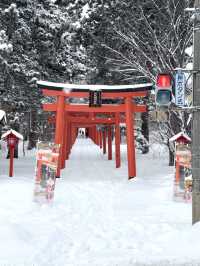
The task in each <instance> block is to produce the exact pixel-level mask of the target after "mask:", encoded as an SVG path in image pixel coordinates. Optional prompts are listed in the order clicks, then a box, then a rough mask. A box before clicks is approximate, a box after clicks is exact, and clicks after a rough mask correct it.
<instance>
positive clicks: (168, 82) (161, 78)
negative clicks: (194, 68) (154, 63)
mask: <svg viewBox="0 0 200 266" xmlns="http://www.w3.org/2000/svg"><path fill="white" fill-rule="evenodd" d="M156 86H157V87H159V88H169V87H171V86H172V77H171V75H170V74H158V76H157V81H156Z"/></svg>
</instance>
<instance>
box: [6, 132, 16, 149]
mask: <svg viewBox="0 0 200 266" xmlns="http://www.w3.org/2000/svg"><path fill="white" fill-rule="evenodd" d="M7 143H8V146H9V147H10V148H15V146H16V144H17V143H18V138H17V137H16V136H15V135H13V134H10V135H8V137H7Z"/></svg>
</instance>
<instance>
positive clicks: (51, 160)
mask: <svg viewBox="0 0 200 266" xmlns="http://www.w3.org/2000/svg"><path fill="white" fill-rule="evenodd" d="M58 158H59V145H58V144H53V143H44V142H39V143H38V146H37V166H36V177H35V190H34V200H35V201H36V202H39V203H46V202H50V201H52V199H53V197H54V189H55V180H56V172H57V168H58Z"/></svg>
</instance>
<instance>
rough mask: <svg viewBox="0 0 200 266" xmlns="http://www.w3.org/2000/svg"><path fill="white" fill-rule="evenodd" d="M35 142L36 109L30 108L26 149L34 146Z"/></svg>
mask: <svg viewBox="0 0 200 266" xmlns="http://www.w3.org/2000/svg"><path fill="white" fill-rule="evenodd" d="M36 144H37V111H36V110H35V109H32V110H31V112H30V131H29V136H28V147H27V149H28V150H32V149H33V148H36Z"/></svg>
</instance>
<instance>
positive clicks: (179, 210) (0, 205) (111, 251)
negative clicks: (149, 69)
mask: <svg viewBox="0 0 200 266" xmlns="http://www.w3.org/2000/svg"><path fill="white" fill-rule="evenodd" d="M122 150H123V152H122V168H120V169H115V164H114V161H108V160H107V156H105V155H102V152H100V150H99V148H98V147H97V146H95V145H94V144H92V143H91V142H90V141H89V140H86V139H79V140H78V141H77V142H76V144H75V146H74V147H73V150H72V154H71V157H70V160H69V161H68V162H67V167H66V169H65V170H64V171H63V173H62V178H61V179H57V183H56V190H55V199H54V203H53V204H52V205H39V204H37V203H34V202H33V188H34V168H35V156H34V154H33V153H32V152H31V153H30V154H28V155H27V156H26V157H23V156H22V155H21V156H20V157H21V158H19V159H18V160H15V177H13V178H8V177H7V168H8V166H7V165H8V160H6V159H5V158H4V156H2V153H1V160H0V266H33V265H34V266H82V265H84V266H86V265H87V266H97V265H98V266H132V265H138V266H140V265H152V266H156V265H159V266H162V265H200V252H199V247H200V240H199V239H200V237H199V236H200V225H198V224H197V225H195V226H193V227H192V226H191V204H186V203H178V202H174V201H173V168H170V167H168V166H167V160H166V159H164V156H162V158H161V159H159V158H155V156H152V154H150V155H141V154H138V155H137V172H138V177H137V178H135V179H134V180H131V181H128V180H127V165H126V151H125V146H122Z"/></svg>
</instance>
